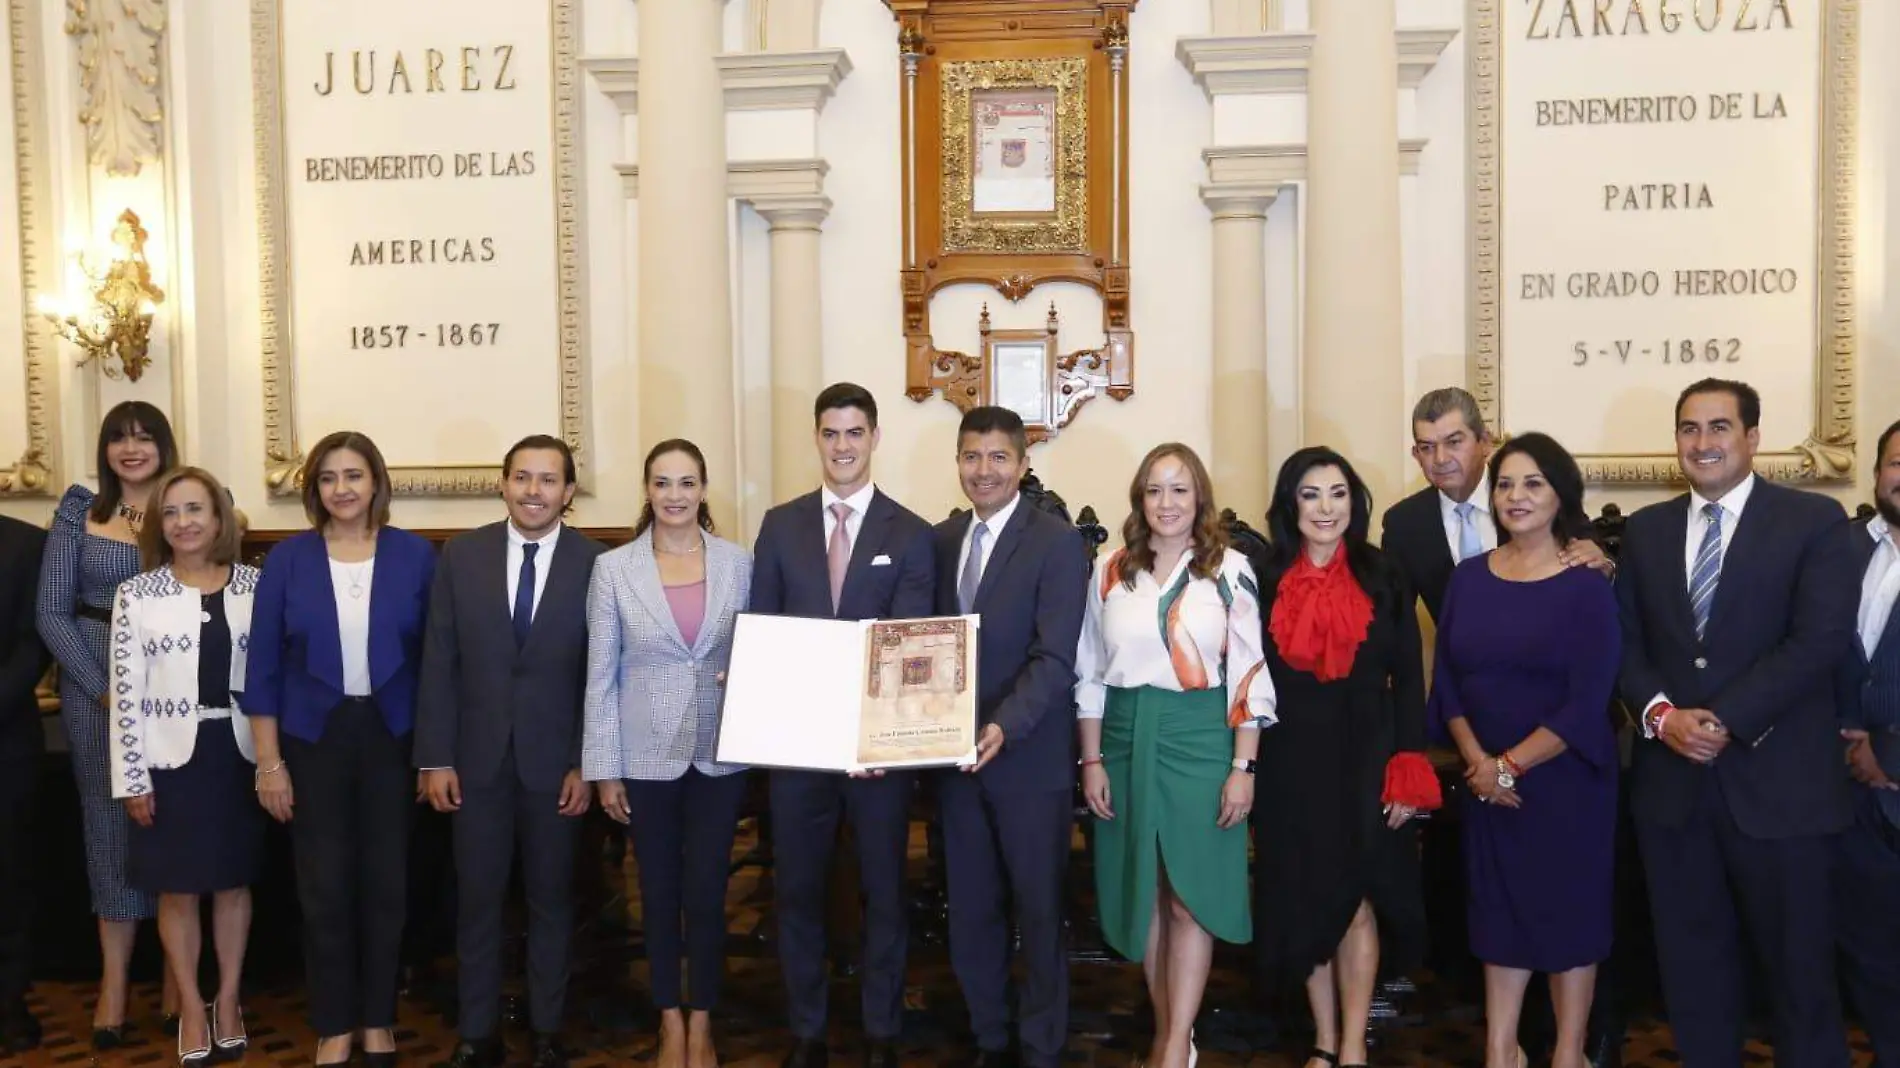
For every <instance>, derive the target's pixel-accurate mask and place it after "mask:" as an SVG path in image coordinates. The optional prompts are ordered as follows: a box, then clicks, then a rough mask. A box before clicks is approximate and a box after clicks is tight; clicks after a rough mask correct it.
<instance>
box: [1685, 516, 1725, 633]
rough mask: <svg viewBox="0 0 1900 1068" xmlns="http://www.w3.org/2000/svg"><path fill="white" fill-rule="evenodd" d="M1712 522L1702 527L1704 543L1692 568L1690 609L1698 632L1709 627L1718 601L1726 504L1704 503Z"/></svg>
mask: <svg viewBox="0 0 1900 1068" xmlns="http://www.w3.org/2000/svg"><path fill="white" fill-rule="evenodd" d="M1702 514H1703V515H1705V516H1707V517H1708V520H1709V525H1708V526H1707V527H1705V528H1703V530H1702V544H1701V545H1700V546H1698V547H1697V548H1696V551H1695V568H1694V569H1693V570H1691V571H1690V572H1689V610H1690V611H1691V612H1693V613H1695V636H1696V637H1697V638H1701V637H1702V635H1703V633H1704V632H1706V631H1707V630H1708V629H1709V609H1710V608H1711V607H1713V606H1714V604H1715V587H1716V586H1718V585H1720V584H1721V581H1722V506H1721V505H1719V504H1715V503H1713V502H1711V503H1709V504H1705V505H1703V506H1702Z"/></svg>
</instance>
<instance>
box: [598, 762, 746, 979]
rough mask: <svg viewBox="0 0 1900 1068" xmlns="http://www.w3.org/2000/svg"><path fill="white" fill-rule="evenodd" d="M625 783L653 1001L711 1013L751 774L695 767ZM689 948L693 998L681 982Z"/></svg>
mask: <svg viewBox="0 0 1900 1068" xmlns="http://www.w3.org/2000/svg"><path fill="white" fill-rule="evenodd" d="M626 787H627V817H628V824H627V836H628V837H629V838H630V839H632V841H633V859H634V863H635V865H636V866H637V867H638V868H639V875H640V912H641V920H642V922H643V923H644V925H645V927H646V937H647V966H648V969H649V971H650V972H651V984H650V985H651V986H652V988H653V1005H654V1007H655V1008H658V1009H662V1010H665V1009H677V1008H686V1009H689V1010H703V1011H708V1012H710V1011H711V1010H713V1009H716V1008H718V1007H719V991H720V987H721V986H722V985H723V984H724V981H725V972H726V880H727V877H728V876H729V875H730V873H731V871H732V839H733V834H734V832H735V830H736V828H737V825H738V822H739V806H740V805H741V804H742V803H743V802H744V801H745V789H746V775H745V773H744V772H740V773H737V774H733V775H702V774H700V773H699V772H698V771H696V770H694V769H692V768H688V769H686V774H684V775H682V776H680V777H679V778H677V779H671V780H661V781H646V780H638V779H628V780H626ZM682 919H684V920H685V931H686V937H685V942H684V944H683V945H682V943H681V940H680V921H681V920H682ZM682 949H683V950H684V956H685V958H686V966H687V973H686V974H687V977H688V978H689V979H690V980H691V982H692V994H691V996H690V997H688V996H686V995H685V990H686V986H685V984H683V983H682V982H681V981H680V957H681V955H682Z"/></svg>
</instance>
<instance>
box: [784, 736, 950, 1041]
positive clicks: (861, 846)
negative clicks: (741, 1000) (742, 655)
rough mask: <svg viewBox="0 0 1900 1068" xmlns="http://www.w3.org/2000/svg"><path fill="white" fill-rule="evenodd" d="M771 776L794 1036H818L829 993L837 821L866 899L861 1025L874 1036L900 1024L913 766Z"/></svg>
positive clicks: (881, 1037)
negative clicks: (844, 823) (830, 882)
mask: <svg viewBox="0 0 1900 1068" xmlns="http://www.w3.org/2000/svg"><path fill="white" fill-rule="evenodd" d="M771 774H772V836H773V842H772V857H773V863H774V865H775V872H776V875H777V880H776V885H777V888H778V899H777V910H778V935H779V966H780V968H781V969H782V970H783V971H784V973H785V1001H786V1007H787V1009H788V1012H789V1016H790V1023H791V1029H792V1034H793V1035H795V1036H797V1037H798V1038H799V1039H801V1040H807V1041H810V1040H822V1039H823V1038H824V1037H825V1020H826V1013H827V1007H828V1002H829V998H828V994H829V993H830V984H829V979H830V976H829V975H828V973H827V968H826V959H825V907H826V896H825V884H826V876H827V875H828V874H829V873H830V869H831V853H832V847H833V845H834V844H835V843H836V842H837V836H838V819H839V817H840V816H843V815H849V817H850V819H851V828H852V831H853V832H854V833H855V835H856V837H857V843H858V880H859V883H860V884H861V886H862V889H863V893H864V903H865V924H864V928H865V930H864V969H863V971H862V973H861V975H862V986H863V997H864V1030H865V1033H866V1034H867V1035H869V1036H870V1037H871V1039H872V1040H874V1041H882V1042H889V1041H894V1040H896V1038H897V1036H898V1033H899V1032H900V1031H901V1030H902V1029H903V1019H904V964H905V960H906V957H907V953H908V949H909V935H910V928H909V915H908V903H907V902H906V901H905V900H904V862H905V860H906V857H907V854H908V851H909V845H910V800H911V790H912V786H913V784H914V782H913V781H914V778H915V776H914V774H913V773H911V772H897V771H894V772H891V773H889V774H887V775H885V776H884V777H883V778H881V779H852V778H848V777H846V776H843V775H832V774H826V773H822V772H810V771H774V772H772V773H771Z"/></svg>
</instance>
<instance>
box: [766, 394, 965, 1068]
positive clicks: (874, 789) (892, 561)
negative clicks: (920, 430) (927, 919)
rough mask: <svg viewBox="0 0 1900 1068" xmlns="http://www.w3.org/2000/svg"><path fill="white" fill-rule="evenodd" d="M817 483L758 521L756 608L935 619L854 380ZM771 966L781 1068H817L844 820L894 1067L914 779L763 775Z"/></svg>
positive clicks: (866, 978) (907, 519)
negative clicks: (779, 1012)
mask: <svg viewBox="0 0 1900 1068" xmlns="http://www.w3.org/2000/svg"><path fill="white" fill-rule="evenodd" d="M812 414H813V419H814V421H815V422H816V423H817V433H816V440H817V445H818V456H819V460H820V462H821V463H822V464H823V467H824V485H823V486H822V487H820V488H819V489H817V490H815V491H813V492H811V493H807V494H805V495H804V496H802V497H798V498H795V499H793V500H791V501H787V502H786V503H784V504H781V505H779V506H777V507H775V508H773V509H772V510H770V511H768V512H766V513H765V518H764V520H763V521H762V522H761V523H760V526H759V537H758V543H757V545H756V546H755V548H754V550H753V572H752V603H751V611H754V612H761V613H766V614H771V615H786V616H805V617H816V618H823V619H914V618H924V617H928V616H929V615H930V614H931V609H932V605H933V599H934V598H935V596H936V564H935V560H934V558H933V555H932V553H933V549H934V546H933V544H932V538H931V531H930V524H928V523H926V522H924V521H923V520H922V519H921V518H919V517H918V516H917V515H916V514H915V513H912V512H911V511H909V510H907V509H905V508H904V507H903V506H901V505H899V504H898V503H897V502H896V501H893V500H891V499H890V498H889V497H887V496H885V495H884V494H883V492H882V491H880V490H879V489H878V488H877V487H876V486H875V485H873V484H872V482H871V456H872V453H874V452H875V451H876V450H877V443H878V429H877V400H876V399H875V398H873V397H872V396H871V394H870V392H869V391H867V390H866V389H865V388H864V387H862V386H858V385H853V384H851V383H849V382H840V383H837V384H835V385H832V386H828V387H826V388H825V390H824V391H823V392H822V393H820V394H818V400H817V402H816V403H815V404H814V405H813V410H812ZM771 776H772V778H771V794H772V835H773V842H772V852H773V858H774V863H775V864H776V871H775V875H776V885H777V891H778V896H777V912H778V934H779V963H780V966H781V967H782V968H783V969H784V973H785V998H786V1003H787V1008H788V1009H789V1012H790V1017H791V1019H790V1022H791V1029H792V1035H793V1036H794V1038H795V1039H796V1042H795V1044H794V1045H793V1047H792V1050H791V1052H790V1053H789V1054H788V1055H787V1056H786V1058H785V1066H786V1068H822V1066H823V1065H824V1064H825V1062H826V1058H827V1055H828V1051H827V1049H826V1046H825V1016H826V1006H827V1002H828V997H827V987H828V983H827V978H828V977H827V975H826V968H825V876H826V873H827V871H828V870H829V868H830V867H831V852H832V845H833V842H834V841H835V840H836V836H837V829H838V817H839V815H840V814H841V813H842V814H845V815H848V816H849V817H850V820H851V826H852V829H853V831H854V832H855V833H856V835H857V844H858V873H859V878H860V880H861V882H862V884H863V890H864V900H865V938H864V969H863V972H862V980H863V988H864V989H863V997H864V1029H865V1032H866V1038H867V1042H866V1045H865V1063H866V1065H867V1066H869V1068H896V1065H897V1050H896V1045H895V1043H896V1041H897V1037H898V1032H899V1031H900V1030H901V1026H902V1020H903V1003H904V964H905V958H906V948H907V941H908V933H909V932H908V928H907V926H906V923H907V917H906V911H907V903H906V902H905V900H904V861H905V856H906V853H907V851H908V847H909V836H910V801H911V793H912V788H913V786H914V784H915V776H914V775H913V774H911V773H909V772H896V771H893V772H891V773H889V774H885V773H882V772H878V773H875V774H872V775H865V776H851V777H849V778H847V777H844V776H839V775H830V774H823V773H819V772H810V771H788V770H776V771H773V772H772V773H771Z"/></svg>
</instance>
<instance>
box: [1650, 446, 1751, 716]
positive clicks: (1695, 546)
mask: <svg viewBox="0 0 1900 1068" xmlns="http://www.w3.org/2000/svg"><path fill="white" fill-rule="evenodd" d="M1754 491H1755V476H1754V475H1753V474H1751V475H1749V476H1748V477H1747V478H1745V479H1742V482H1741V484H1740V485H1738V486H1736V487H1735V488H1734V489H1732V490H1729V491H1728V492H1727V493H1725V494H1723V495H1722V497H1721V499H1719V500H1716V501H1714V502H1711V501H1710V500H1709V499H1708V498H1707V497H1704V496H1703V495H1702V494H1700V493H1697V492H1696V491H1694V490H1690V491H1689V523H1688V528H1689V529H1688V530H1687V531H1685V532H1684V534H1683V538H1682V574H1683V586H1684V588H1685V589H1689V590H1691V591H1693V589H1694V587H1693V586H1691V585H1690V584H1691V583H1693V582H1695V558H1696V555H1697V553H1699V552H1700V551H1701V549H1702V538H1703V535H1705V534H1707V533H1708V530H1709V517H1708V514H1707V513H1706V512H1705V509H1706V508H1708V506H1709V505H1710V504H1711V503H1714V504H1719V505H1721V506H1722V533H1721V538H1722V544H1721V548H1720V549H1718V550H1716V568H1717V573H1718V574H1719V573H1720V569H1721V565H1722V561H1724V560H1727V559H1728V547H1729V543H1730V542H1733V541H1734V540H1735V528H1736V526H1737V524H1739V523H1741V521H1742V509H1743V508H1746V507H1747V506H1748V497H1749V494H1751V493H1753V492H1754ZM1716 589H1717V592H1718V594H1719V592H1720V589H1721V586H1720V579H1718V580H1717V587H1716ZM1668 701H1669V695H1668V694H1660V693H1659V694H1657V695H1656V696H1654V697H1652V698H1650V699H1649V704H1647V705H1644V706H1643V733H1644V734H1645V735H1646V736H1648V737H1651V738H1654V737H1655V735H1654V734H1652V733H1650V730H1649V713H1650V712H1651V711H1653V710H1654V709H1655V708H1656V706H1657V705H1660V704H1664V703H1667V702H1668Z"/></svg>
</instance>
